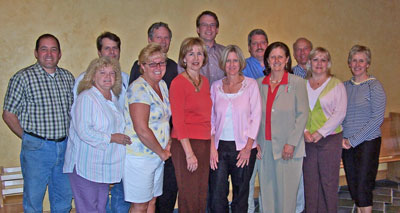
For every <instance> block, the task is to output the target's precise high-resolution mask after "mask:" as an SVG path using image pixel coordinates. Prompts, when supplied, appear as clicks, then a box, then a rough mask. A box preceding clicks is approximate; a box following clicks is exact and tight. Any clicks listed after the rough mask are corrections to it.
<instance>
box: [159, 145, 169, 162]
mask: <svg viewBox="0 0 400 213" xmlns="http://www.w3.org/2000/svg"><path fill="white" fill-rule="evenodd" d="M159 157H160V158H161V160H162V161H166V160H168V158H170V157H171V152H170V151H169V150H167V149H166V148H165V149H164V150H163V152H162V153H161V155H159Z"/></svg>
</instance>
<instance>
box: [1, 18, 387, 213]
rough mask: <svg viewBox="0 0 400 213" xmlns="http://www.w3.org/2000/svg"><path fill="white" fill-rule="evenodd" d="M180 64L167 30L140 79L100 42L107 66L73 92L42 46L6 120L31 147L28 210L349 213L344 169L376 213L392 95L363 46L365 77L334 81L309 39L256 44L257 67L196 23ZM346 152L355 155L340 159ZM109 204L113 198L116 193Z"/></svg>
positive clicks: (105, 40)
mask: <svg viewBox="0 0 400 213" xmlns="http://www.w3.org/2000/svg"><path fill="white" fill-rule="evenodd" d="M196 27H197V33H198V35H199V37H190V38H186V39H185V40H184V41H183V42H182V43H181V46H180V51H179V58H178V64H177V63H176V62H175V61H173V60H172V59H170V58H168V57H167V52H168V50H169V45H170V42H171V38H172V32H171V30H170V28H169V27H168V25H167V24H166V23H163V22H157V23H154V24H153V25H151V26H150V28H149V30H148V42H149V44H148V45H147V46H146V47H144V48H143V49H142V50H141V51H140V53H139V57H138V60H137V61H135V62H134V65H133V67H132V70H131V73H130V76H129V75H128V74H126V73H124V72H122V71H121V68H120V65H119V57H120V49H121V40H120V39H119V37H118V36H117V35H115V34H113V33H111V32H104V33H102V34H101V35H100V36H99V37H98V38H97V41H96V43H97V50H98V55H99V57H98V58H96V59H94V60H92V61H91V63H90V64H89V66H88V68H87V70H86V71H85V72H84V73H82V74H81V75H80V76H79V77H77V79H76V80H75V81H74V77H73V75H72V74H71V73H70V72H68V71H67V70H65V69H62V68H60V67H58V66H57V64H58V61H59V59H60V58H61V49H60V43H59V41H58V39H57V38H56V37H55V36H53V35H51V34H44V35H42V36H40V37H39V38H38V39H37V41H36V47H35V52H34V53H35V57H36V58H37V63H36V64H34V65H32V66H29V67H27V68H24V69H22V70H20V71H19V72H17V73H16V74H15V75H14V76H13V77H12V78H11V80H10V83H9V86H8V89H7V93H6V96H5V101H4V108H3V119H4V121H5V122H6V124H7V125H8V126H9V127H10V129H11V130H12V131H13V132H14V133H15V134H16V135H17V136H18V137H20V138H21V139H22V147H21V155H20V156H21V159H20V160H21V167H22V173H23V177H24V196H23V206H24V211H25V212H41V211H42V201H43V197H44V193H45V191H46V188H47V186H48V189H49V198H50V208H51V211H52V212H53V211H54V212H69V211H70V209H71V199H72V197H74V202H75V207H76V210H77V212H85V213H86V212H106V211H111V212H128V211H129V212H172V211H173V209H174V206H175V200H176V198H177V194H178V191H179V196H178V209H179V211H180V212H206V211H208V212H229V202H228V198H227V195H228V194H229V188H230V187H229V182H228V178H229V176H230V178H231V184H232V192H233V199H232V202H231V204H230V207H231V210H232V212H254V200H253V199H254V184H255V179H256V176H257V174H258V180H259V186H260V190H259V192H260V193H259V204H260V212H277V213H278V212H289V213H291V212H303V211H305V212H337V201H338V199H337V188H338V184H339V168H340V160H341V158H343V163H344V168H345V172H346V179H347V182H348V185H349V189H350V193H351V196H352V199H353V200H354V201H355V203H356V205H357V208H358V210H359V212H371V211H372V190H373V188H374V183H375V178H376V174H377V169H378V159H379V150H380V143H381V139H380V136H381V133H380V129H379V128H380V125H381V124H382V122H383V118H384V111H385V105H386V96H385V93H384V90H383V87H382V85H381V83H380V82H379V81H378V80H377V79H376V78H374V77H373V76H372V75H370V74H368V72H367V69H368V68H369V66H370V64H371V52H370V50H369V49H368V48H367V47H365V46H360V45H355V46H353V47H352V48H351V50H350V53H349V56H348V66H349V68H350V70H351V72H352V74H353V77H352V78H351V79H350V80H349V81H346V82H344V83H342V82H341V81H340V80H339V79H338V78H336V77H334V76H333V75H332V74H331V57H330V54H329V51H328V50H326V49H325V48H322V47H317V48H314V49H313V47H312V43H311V42H310V41H309V40H308V39H306V38H299V39H297V40H296V42H295V43H294V44H293V50H294V57H295V59H296V61H297V63H298V64H297V66H295V67H292V58H291V54H290V50H289V48H288V46H287V45H286V44H284V43H282V42H274V43H271V44H269V43H268V37H267V34H266V33H265V32H264V31H263V30H261V29H255V30H252V31H251V32H250V33H249V35H248V50H249V53H250V55H251V56H250V57H249V58H247V59H245V58H244V56H243V52H242V50H241V49H240V48H239V47H238V46H236V45H228V46H226V47H224V46H222V45H220V44H217V43H216V41H215V38H216V35H217V34H218V29H219V21H218V18H217V15H216V14H215V13H213V12H211V11H203V12H202V13H201V14H200V15H199V16H198V17H197V19H196ZM342 150H343V153H342ZM110 184H113V187H112V188H111V199H109V185H110Z"/></svg>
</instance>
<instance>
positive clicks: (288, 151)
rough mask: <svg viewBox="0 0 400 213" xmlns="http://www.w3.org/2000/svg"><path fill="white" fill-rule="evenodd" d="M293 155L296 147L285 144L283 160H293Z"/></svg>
mask: <svg viewBox="0 0 400 213" xmlns="http://www.w3.org/2000/svg"><path fill="white" fill-rule="evenodd" d="M293 153H294V146H292V145H289V144H285V146H283V150H282V158H283V160H290V159H292V158H293Z"/></svg>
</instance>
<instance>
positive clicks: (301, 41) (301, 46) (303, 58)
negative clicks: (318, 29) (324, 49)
mask: <svg viewBox="0 0 400 213" xmlns="http://www.w3.org/2000/svg"><path fill="white" fill-rule="evenodd" d="M312 48H313V46H312V43H311V41H309V40H308V39H306V38H303V37H301V38H298V39H297V40H296V41H295V42H294V44H293V56H294V58H295V59H296V61H297V65H296V66H295V67H293V68H292V70H293V74H295V75H297V76H300V77H302V78H306V76H307V68H306V65H307V61H308V55H310V52H311V50H312Z"/></svg>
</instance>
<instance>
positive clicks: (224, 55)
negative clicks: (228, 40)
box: [219, 45, 246, 75]
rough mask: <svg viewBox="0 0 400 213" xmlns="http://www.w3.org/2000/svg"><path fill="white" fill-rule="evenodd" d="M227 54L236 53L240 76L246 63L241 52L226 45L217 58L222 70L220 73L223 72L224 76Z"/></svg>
mask: <svg viewBox="0 0 400 213" xmlns="http://www.w3.org/2000/svg"><path fill="white" fill-rule="evenodd" d="M229 53H236V55H237V57H238V59H239V74H241V75H242V74H243V73H242V71H243V69H244V68H245V67H246V61H245V59H244V56H243V52H242V50H241V49H240V48H239V47H238V46H236V45H228V46H226V47H225V49H224V50H223V51H222V54H221V57H220V58H219V67H220V68H221V69H222V71H224V74H225V75H226V71H225V68H226V61H227V60H228V55H229Z"/></svg>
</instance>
